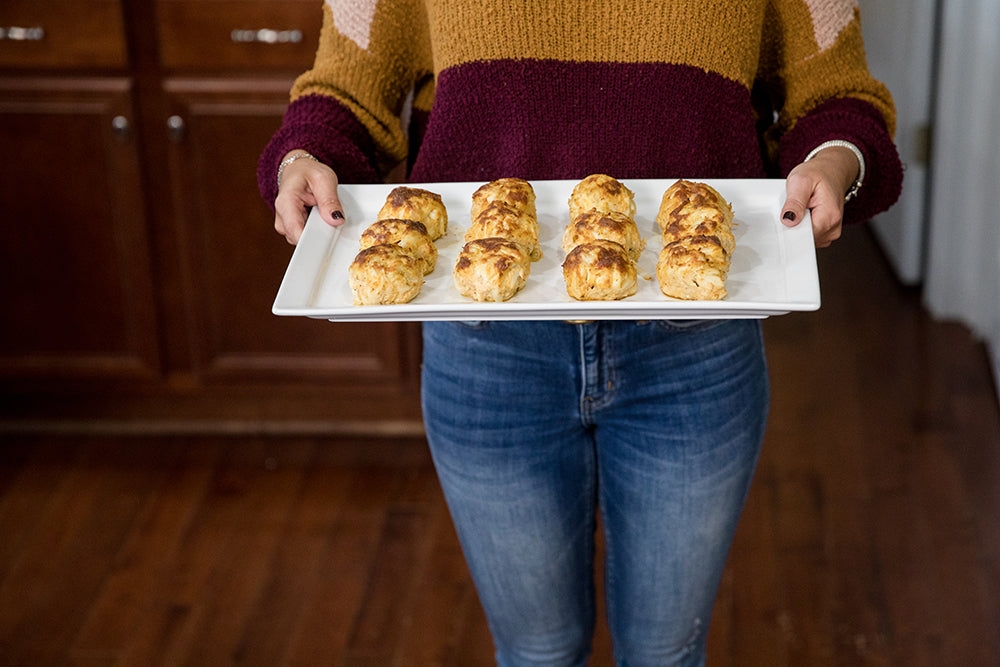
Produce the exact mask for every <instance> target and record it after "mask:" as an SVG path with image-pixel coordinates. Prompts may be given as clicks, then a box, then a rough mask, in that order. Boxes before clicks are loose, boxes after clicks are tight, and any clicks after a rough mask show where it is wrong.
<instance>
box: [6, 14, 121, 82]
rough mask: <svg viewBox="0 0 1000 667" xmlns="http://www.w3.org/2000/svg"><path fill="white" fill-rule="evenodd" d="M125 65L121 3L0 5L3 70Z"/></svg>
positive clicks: (112, 67) (110, 67) (104, 67)
mask: <svg viewBox="0 0 1000 667" xmlns="http://www.w3.org/2000/svg"><path fill="white" fill-rule="evenodd" d="M127 64H128V56H127V49H126V47H125V29H124V24H123V21H122V9H121V5H120V4H119V1H118V0H3V2H0V68H4V69H7V68H18V69H21V68H24V69H119V68H124V67H125V66H126V65H127Z"/></svg>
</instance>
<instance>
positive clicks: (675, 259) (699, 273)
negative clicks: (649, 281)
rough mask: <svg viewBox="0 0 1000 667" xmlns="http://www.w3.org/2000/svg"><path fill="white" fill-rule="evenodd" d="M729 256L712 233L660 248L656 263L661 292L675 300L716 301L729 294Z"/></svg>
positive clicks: (690, 237) (686, 238)
mask: <svg viewBox="0 0 1000 667" xmlns="http://www.w3.org/2000/svg"><path fill="white" fill-rule="evenodd" d="M728 273H729V256H728V255H727V254H726V251H725V250H723V249H722V245H721V244H720V243H719V241H718V239H716V238H715V237H712V236H688V237H685V238H683V239H681V240H680V241H674V242H673V243H670V244H668V245H666V246H664V247H663V250H661V251H660V256H659V258H658V261H657V263H656V279H657V281H658V282H659V284H660V291H661V292H663V293H664V294H665V295H667V296H670V297H674V298H675V299H688V300H693V301H718V300H720V299H725V298H726V296H728V293H727V292H726V277H727V276H728Z"/></svg>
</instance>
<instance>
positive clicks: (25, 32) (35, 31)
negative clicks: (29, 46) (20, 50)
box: [0, 25, 45, 42]
mask: <svg viewBox="0 0 1000 667" xmlns="http://www.w3.org/2000/svg"><path fill="white" fill-rule="evenodd" d="M4 39H9V40H11V41H14V42H40V41H42V40H43V39H45V28H42V27H40V26H35V27H33V28H22V27H19V26H16V25H12V26H7V27H4V26H0V40H4Z"/></svg>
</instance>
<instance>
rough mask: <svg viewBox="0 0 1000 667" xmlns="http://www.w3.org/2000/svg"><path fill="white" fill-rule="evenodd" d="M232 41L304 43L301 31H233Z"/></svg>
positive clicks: (266, 29)
mask: <svg viewBox="0 0 1000 667" xmlns="http://www.w3.org/2000/svg"><path fill="white" fill-rule="evenodd" d="M229 37H230V39H232V40H233V41H234V42H238V43H241V44H243V43H247V42H255V43H258V44H298V43H299V42H301V41H302V31H301V30H271V29H270V28H261V29H260V30H233V31H232V32H231V33H230V34H229Z"/></svg>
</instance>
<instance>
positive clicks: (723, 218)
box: [656, 179, 733, 231]
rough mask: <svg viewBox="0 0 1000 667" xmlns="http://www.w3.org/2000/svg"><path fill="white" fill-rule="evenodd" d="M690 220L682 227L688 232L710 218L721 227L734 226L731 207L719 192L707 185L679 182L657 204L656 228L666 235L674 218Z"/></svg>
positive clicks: (681, 180) (685, 181)
mask: <svg viewBox="0 0 1000 667" xmlns="http://www.w3.org/2000/svg"><path fill="white" fill-rule="evenodd" d="M684 217H692V218H694V220H693V221H692V222H691V223H684V226H686V227H687V228H693V227H694V226H695V225H696V224H697V222H696V221H698V220H701V219H706V218H711V219H714V220H717V221H718V222H719V224H721V225H722V226H724V227H726V228H729V227H731V226H732V222H733V207H732V206H730V204H729V202H727V201H726V198H725V197H723V196H722V195H721V194H719V191H718V190H716V189H715V188H713V187H712V186H710V185H708V184H707V183H699V182H696V181H687V180H684V179H680V180H678V181H676V182H675V183H674V184H673V185H671V186H670V187H669V188H667V189H666V191H665V192H664V193H663V198H662V199H661V200H660V209H659V211H658V212H657V214H656V224H658V225H659V226H660V230H661V231H666V229H667V227H669V226H670V225H671V223H673V222H675V220H674V219H675V218H684Z"/></svg>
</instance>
